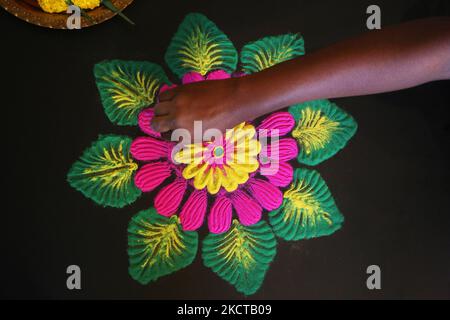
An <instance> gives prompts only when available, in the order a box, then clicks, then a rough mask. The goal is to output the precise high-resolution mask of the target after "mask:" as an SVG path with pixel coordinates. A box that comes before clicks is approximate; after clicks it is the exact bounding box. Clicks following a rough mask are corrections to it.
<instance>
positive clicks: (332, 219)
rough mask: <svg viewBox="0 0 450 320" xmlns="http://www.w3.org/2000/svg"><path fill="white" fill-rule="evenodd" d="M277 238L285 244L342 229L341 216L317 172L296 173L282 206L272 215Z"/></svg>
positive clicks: (300, 169)
mask: <svg viewBox="0 0 450 320" xmlns="http://www.w3.org/2000/svg"><path fill="white" fill-rule="evenodd" d="M269 221H270V224H271V225H272V227H273V231H274V232H275V234H276V235H277V236H279V237H281V238H283V239H285V240H300V239H310V238H317V237H321V236H327V235H330V234H332V233H333V232H335V231H336V230H338V229H340V228H341V226H342V223H343V222H344V216H343V215H342V214H341V213H340V212H339V209H338V208H337V206H336V204H335V202H334V199H333V197H332V195H331V193H330V191H329V190H328V187H327V185H326V184H325V181H324V180H323V179H322V178H321V177H320V175H319V173H317V171H315V170H308V169H304V168H299V169H296V170H295V172H294V179H293V182H292V184H291V186H290V187H289V189H288V190H286V191H285V192H284V199H283V204H282V205H281V206H280V207H279V208H278V209H276V210H274V211H271V212H270V213H269Z"/></svg>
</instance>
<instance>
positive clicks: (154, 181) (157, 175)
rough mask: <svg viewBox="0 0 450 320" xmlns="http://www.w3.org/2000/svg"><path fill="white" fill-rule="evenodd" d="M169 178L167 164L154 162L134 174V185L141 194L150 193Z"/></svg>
mask: <svg viewBox="0 0 450 320" xmlns="http://www.w3.org/2000/svg"><path fill="white" fill-rule="evenodd" d="M169 176H170V166H169V164H168V163H167V162H154V163H148V164H146V165H144V166H143V167H142V168H141V169H139V171H138V172H137V173H136V176H135V177H134V183H135V185H136V187H138V188H139V189H141V191H142V192H150V191H152V190H153V189H155V188H156V187H157V186H159V185H160V184H161V183H162V182H163V181H164V180H166V179H167V178H168V177H169Z"/></svg>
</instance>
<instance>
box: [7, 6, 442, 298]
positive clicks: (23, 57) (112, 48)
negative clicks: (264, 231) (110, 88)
mask: <svg viewBox="0 0 450 320" xmlns="http://www.w3.org/2000/svg"><path fill="white" fill-rule="evenodd" d="M233 3H234V2H230V1H170V2H167V1H166V2H164V1H157V2H155V1H136V3H135V4H134V5H132V6H131V7H130V8H129V9H128V10H127V11H126V13H127V15H129V16H130V17H131V18H132V19H133V20H135V22H136V23H137V26H136V27H135V28H132V27H129V26H128V25H127V24H125V23H124V22H123V21H121V20H120V19H113V20H111V21H109V22H107V23H104V24H102V25H99V26H97V27H94V28H90V29H86V30H82V31H71V32H69V31H55V30H47V29H42V28H39V27H35V26H32V25H29V24H27V23H25V22H22V21H20V20H17V19H16V18H15V17H13V16H12V15H10V14H8V13H6V12H5V11H3V10H0V29H1V30H3V31H2V33H1V39H2V46H1V50H0V56H1V58H2V62H3V65H2V69H1V70H2V73H1V78H0V79H2V80H1V88H2V90H1V98H2V112H3V117H2V118H3V121H2V122H3V125H2V130H3V131H4V133H3V135H2V136H3V137H4V138H3V139H4V141H5V142H6V145H4V146H3V150H4V153H3V159H4V160H6V161H5V163H4V165H3V170H4V176H3V179H2V181H3V183H4V188H3V190H5V191H4V192H6V194H5V195H4V202H5V203H6V204H7V206H6V209H5V210H3V211H2V216H3V219H2V222H1V223H0V226H1V228H2V230H1V232H0V234H1V235H2V238H3V239H2V241H1V252H2V257H1V264H0V265H1V266H0V268H1V274H2V275H3V276H4V277H3V279H2V283H1V285H0V297H3V298H70V299H72V298H149V299H152V298H158V299H164V298H190V299H203V298H222V299H232V298H237V299H241V298H242V296H241V295H240V294H238V293H237V292H236V291H235V289H234V288H233V287H231V286H229V285H228V284H227V283H226V282H224V281H222V280H221V279H219V278H218V277H217V276H216V275H215V274H213V273H212V272H211V271H210V270H209V269H206V268H205V267H203V265H202V263H201V259H200V257H197V259H196V260H195V262H194V264H193V265H191V266H190V267H188V268H186V269H184V270H182V271H179V272H177V273H175V274H173V275H171V276H168V277H164V278H162V279H160V280H159V281H158V282H156V283H155V284H152V285H150V286H141V285H139V284H138V283H136V282H134V281H133V280H132V279H131V278H130V277H129V275H128V271H127V267H128V257H127V253H126V248H127V234H126V228H127V224H128V221H129V219H130V217H131V216H132V215H133V214H135V213H136V212H138V211H139V210H141V209H144V208H147V207H148V206H150V204H151V203H152V199H151V197H149V196H144V197H141V199H140V200H139V201H137V202H136V203H135V204H133V205H132V206H130V207H127V208H124V209H120V210H118V209H104V208H101V207H99V206H96V205H94V204H93V203H92V202H91V201H89V200H87V199H85V198H83V196H82V195H81V194H80V193H78V192H76V191H74V190H73V189H72V188H70V187H69V185H68V184H67V183H66V182H65V176H66V173H67V170H68V169H69V167H70V165H71V164H72V162H74V161H75V160H76V159H77V158H78V156H79V155H80V154H81V152H82V150H83V149H84V148H85V147H87V146H89V145H90V143H91V141H92V140H94V139H95V138H96V137H97V136H98V134H99V133H127V134H130V135H136V134H137V129H130V128H123V127H115V126H113V125H112V124H111V123H110V122H109V121H108V120H107V118H106V117H105V115H104V114H103V111H102V107H101V104H100V101H99V98H98V95H97V92H96V88H95V86H94V80H93V76H92V66H93V64H94V63H96V62H98V61H100V60H103V59H110V58H119V59H128V60H132V59H135V60H139V59H141V60H142V59H145V60H150V61H153V62H156V63H159V64H161V65H163V64H164V63H163V55H164V52H165V49H166V48H167V45H168V43H169V41H170V39H171V36H172V35H173V33H174V32H175V30H176V28H177V26H178V24H179V23H180V21H181V20H182V18H183V16H184V15H185V14H187V13H188V12H193V11H198V12H202V13H204V14H206V15H207V16H208V17H209V18H210V19H211V20H213V21H214V22H216V23H217V24H218V26H219V27H220V28H221V29H222V30H223V31H224V32H225V33H227V34H228V35H229V37H230V38H231V39H232V41H233V42H234V43H235V45H236V47H238V48H241V47H242V46H243V45H244V44H245V43H246V42H248V41H251V40H255V39H257V38H259V37H262V36H266V35H274V34H281V33H286V32H300V33H302V34H303V36H304V37H305V41H306V49H307V51H313V50H315V49H317V48H320V47H323V46H326V45H327V44H330V43H332V42H335V41H337V40H339V39H343V38H345V37H348V36H351V35H355V34H358V33H361V32H364V31H366V30H365V19H366V16H367V15H366V14H365V9H366V8H367V6H368V5H370V4H372V1H324V0H323V1H316V0H314V1H300V0H297V1H275V2H274V1H252V2H250V1H239V2H236V3H235V4H233ZM377 4H378V5H380V6H381V8H382V22H383V25H389V24H394V23H399V22H401V21H405V20H410V19H413V18H417V17H421V16H428V15H431V14H443V13H444V12H445V11H443V9H442V8H444V7H447V10H448V1H445V0H444V1H410V0H404V1H387V0H386V1H381V0H379V1H377ZM440 6H442V7H440ZM447 14H448V11H447ZM166 70H167V69H166ZM172 78H174V77H172ZM449 89H450V86H449V85H448V82H447V83H445V82H438V83H432V84H427V85H424V86H421V87H418V88H414V89H410V90H405V91H401V92H396V93H389V94H380V95H376V96H367V97H357V98H348V99H339V100H336V101H335V102H337V103H338V104H339V105H340V106H341V107H342V108H344V109H345V110H347V111H348V112H350V113H351V114H352V115H353V116H354V117H355V118H356V120H357V121H358V124H359V130H358V132H357V134H356V136H355V137H354V138H353V139H352V140H351V142H350V143H349V145H348V146H347V147H346V148H345V149H344V150H343V151H342V152H340V153H339V154H338V155H337V156H335V157H334V158H332V159H330V160H328V161H326V162H325V163H323V164H321V165H320V166H318V167H317V169H318V170H319V171H320V173H321V174H322V176H323V178H324V179H325V180H326V182H327V184H328V185H329V187H330V190H331V192H332V194H333V195H334V197H335V199H336V202H337V204H338V206H339V208H340V210H341V211H342V212H343V214H344V215H345V218H346V222H345V225H344V227H343V228H342V229H341V230H340V231H339V232H337V233H336V234H334V235H332V236H330V237H324V238H320V239H314V240H309V241H303V242H296V243H287V242H281V243H280V244H279V247H278V253H277V257H276V259H275V262H274V263H273V265H272V267H271V269H270V271H269V272H268V274H267V277H266V280H265V283H264V284H263V286H262V288H261V290H260V291H259V292H258V293H257V294H256V295H254V296H252V298H256V299H298V298H370V299H372V298H374V299H378V298H450V232H449V230H450V204H449V195H450V194H449V178H450V177H449V167H448V164H449V141H450V139H449V132H450V126H449V123H450V121H449V115H450V112H449V110H448V108H449V106H450V95H449ZM70 264H77V265H80V267H81V269H82V272H83V273H82V286H83V289H82V290H81V291H78V292H74V291H69V290H67V289H66V280H65V279H66V274H65V268H66V267H67V266H68V265H70ZM371 264H377V265H379V266H380V267H381V270H382V290H380V291H369V290H367V288H366V278H367V275H366V273H365V271H366V268H367V266H368V265H371Z"/></svg>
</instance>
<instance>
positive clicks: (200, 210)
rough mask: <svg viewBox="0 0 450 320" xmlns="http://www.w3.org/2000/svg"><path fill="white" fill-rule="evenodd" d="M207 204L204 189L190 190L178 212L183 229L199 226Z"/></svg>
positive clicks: (188, 229) (192, 228)
mask: <svg viewBox="0 0 450 320" xmlns="http://www.w3.org/2000/svg"><path fill="white" fill-rule="evenodd" d="M207 204H208V196H207V194H206V191H205V189H203V190H195V191H194V192H192V194H191V195H190V197H189V199H188V200H187V201H186V203H185V204H184V207H183V209H182V210H181V213H180V222H181V226H182V227H183V230H186V231H194V230H197V229H198V228H200V226H201V225H202V224H203V220H204V218H205V214H206V207H207Z"/></svg>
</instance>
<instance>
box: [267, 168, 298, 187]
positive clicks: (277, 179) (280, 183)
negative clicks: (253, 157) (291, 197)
mask: <svg viewBox="0 0 450 320" xmlns="http://www.w3.org/2000/svg"><path fill="white" fill-rule="evenodd" d="M277 165H278V169H277V170H275V171H274V172H273V173H272V172H271V173H270V174H265V173H264V171H263V170H262V168H261V174H262V175H264V176H265V177H266V178H267V179H268V180H269V182H270V183H271V184H273V185H274V186H277V187H286V186H288V185H289V184H290V183H291V182H292V178H293V175H294V169H293V168H292V166H291V165H290V164H289V163H287V162H281V163H278V164H272V166H273V167H274V166H277ZM267 167H269V165H267V166H266V165H265V166H263V168H267Z"/></svg>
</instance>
